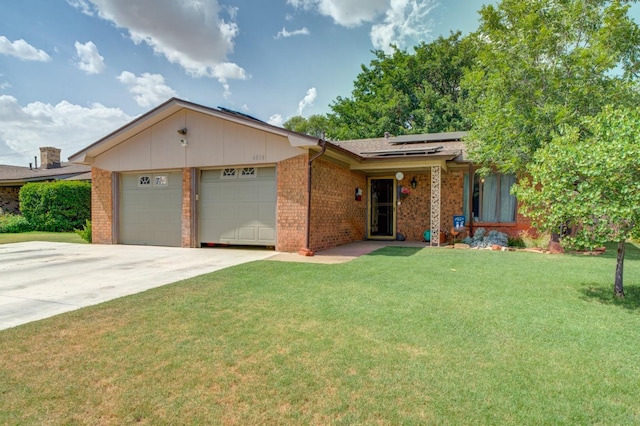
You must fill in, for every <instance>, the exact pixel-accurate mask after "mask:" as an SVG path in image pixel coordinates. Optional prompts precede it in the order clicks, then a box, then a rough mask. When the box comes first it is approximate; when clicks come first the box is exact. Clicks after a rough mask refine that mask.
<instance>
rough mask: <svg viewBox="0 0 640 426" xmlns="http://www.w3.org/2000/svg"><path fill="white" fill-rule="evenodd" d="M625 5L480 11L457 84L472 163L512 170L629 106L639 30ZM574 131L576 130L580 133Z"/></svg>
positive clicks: (507, 1)
mask: <svg viewBox="0 0 640 426" xmlns="http://www.w3.org/2000/svg"><path fill="white" fill-rule="evenodd" d="M629 3H630V1H625V0H534V1H531V0H502V1H501V2H500V3H498V4H497V5H496V6H494V5H488V6H483V7H482V9H481V10H480V27H479V30H478V32H477V33H476V34H475V38H476V40H477V44H478V49H479V51H478V56H477V59H476V62H475V64H474V67H473V69H472V71H471V72H469V73H468V74H467V75H466V76H465V78H464V80H463V88H464V89H466V90H468V95H469V97H468V102H466V104H465V105H466V108H465V114H467V116H468V118H469V119H470V120H471V121H472V122H473V128H472V131H471V134H470V137H469V138H468V141H467V144H468V147H469V149H470V152H471V155H472V157H473V159H474V160H475V161H477V162H481V163H483V164H484V165H486V166H489V165H491V166H492V167H497V168H498V169H500V170H501V171H504V172H511V173H513V172H516V173H518V172H522V171H524V170H525V166H526V165H527V163H529V162H530V161H531V160H532V158H533V156H534V154H535V153H536V151H537V150H538V149H539V148H541V147H544V146H545V145H546V144H548V143H549V142H550V141H551V140H552V139H553V138H554V136H556V135H558V134H561V133H562V130H563V129H564V128H565V127H566V126H578V127H579V126H580V125H581V122H582V119H583V117H585V116H595V115H597V114H598V113H599V112H600V111H601V110H602V108H603V107H604V106H605V105H616V106H618V107H622V106H629V105H634V104H637V103H638V97H637V91H636V88H635V86H634V85H633V84H632V83H633V82H634V81H635V79H636V77H637V73H638V70H639V65H640V64H639V62H638V55H639V54H640V31H639V30H638V26H637V25H636V24H635V23H634V22H633V20H632V19H631V18H630V17H629V16H628V8H629ZM582 134H583V133H580V136H579V137H581V135H582Z"/></svg>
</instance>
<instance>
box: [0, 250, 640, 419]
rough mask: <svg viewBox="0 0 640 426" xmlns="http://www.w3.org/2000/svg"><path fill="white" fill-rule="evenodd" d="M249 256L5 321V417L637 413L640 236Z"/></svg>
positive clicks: (0, 362) (1, 396)
mask: <svg viewBox="0 0 640 426" xmlns="http://www.w3.org/2000/svg"><path fill="white" fill-rule="evenodd" d="M614 265H615V252H612V251H611V250H610V251H609V252H607V253H606V254H605V255H604V256H601V257H591V256H584V255H575V256H571V255H565V256H550V255H542V254H534V253H523V252H492V251H462V250H445V249H423V250H418V249H414V248H398V247H389V248H386V249H383V250H379V251H377V252H374V253H372V254H370V255H368V256H363V257H361V258H359V259H356V260H354V261H352V262H349V263H346V264H339V265H320V264H300V263H283V262H272V261H261V262H254V263H250V264H246V265H242V266H238V267H233V268H230V269H226V270H223V271H219V272H216V273H213V274H208V275H203V276H200V277H196V278H193V279H190V280H186V281H183V282H180V283H176V284H173V285H170V286H165V287H162V288H158V289H154V290H151V291H147V292H144V293H141V294H138V295H134V296H130V297H126V298H122V299H119V300H115V301H112V302H108V303H105V304H102V305H99V306H94V307H90V308H86V309H83V310H80V311H75V312H71V313H68V314H64V315H60V316H58V317H54V318H51V319H48V320H44V321H40V322H36V323H31V324H26V325H24V326H21V327H17V328H14V329H9V330H5V331H2V332H0V424H43V423H44V424H127V423H142V424H184V423H188V424H237V425H249V424H285V425H287V424H291V425H297V424H318V425H320V424H321V425H325V424H388V425H396V424H409V425H411V424H451V425H465V424H474V425H475V424H500V425H502V424H514V425H524V424H529V425H534V424H535V425H539V424H554V425H556V424H638V423H640V402H639V401H640V380H639V379H638V378H639V377H640V338H639V335H638V330H640V281H639V278H638V277H639V276H640V250H638V248H637V247H635V246H632V245H630V246H629V248H628V255H627V262H626V264H625V276H626V291H627V293H628V295H629V296H628V297H627V299H625V300H623V301H618V300H616V299H615V298H613V296H612V292H613V289H612V287H613V276H614Z"/></svg>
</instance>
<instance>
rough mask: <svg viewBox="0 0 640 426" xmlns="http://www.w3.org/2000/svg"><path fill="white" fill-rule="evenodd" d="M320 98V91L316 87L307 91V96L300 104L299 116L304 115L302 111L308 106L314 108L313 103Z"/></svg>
mask: <svg viewBox="0 0 640 426" xmlns="http://www.w3.org/2000/svg"><path fill="white" fill-rule="evenodd" d="M317 97H318V91H317V90H316V88H315V87H312V88H311V89H309V90H307V94H306V96H305V97H304V98H303V99H302V100H301V101H300V102H299V103H298V115H302V111H304V109H305V108H306V107H308V106H313V102H314V101H315V100H316V98H317Z"/></svg>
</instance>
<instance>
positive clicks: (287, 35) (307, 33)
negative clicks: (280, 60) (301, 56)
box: [273, 27, 310, 40]
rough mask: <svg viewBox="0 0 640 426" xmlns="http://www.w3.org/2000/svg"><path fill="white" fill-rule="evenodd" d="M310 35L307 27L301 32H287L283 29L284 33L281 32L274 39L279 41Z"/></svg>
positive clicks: (300, 30)
mask: <svg viewBox="0 0 640 426" xmlns="http://www.w3.org/2000/svg"><path fill="white" fill-rule="evenodd" d="M309 34H310V32H309V29H308V28H307V27H303V28H301V29H299V30H293V31H287V29H286V28H284V27H282V31H279V32H278V34H277V35H276V36H275V37H273V38H275V39H276V40H278V39H280V38H286V37H293V36H297V35H309Z"/></svg>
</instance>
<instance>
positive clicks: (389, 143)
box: [331, 132, 466, 161]
mask: <svg viewBox="0 0 640 426" xmlns="http://www.w3.org/2000/svg"><path fill="white" fill-rule="evenodd" d="M464 136H466V132H450V133H429V134H420V135H405V136H398V137H393V136H391V137H388V138H387V137H382V138H373V139H355V140H347V141H335V142H333V141H332V142H331V143H332V144H334V145H337V146H339V147H340V148H343V149H345V150H347V151H350V152H353V153H355V154H358V155H360V156H361V157H363V158H365V159H367V158H388V157H396V158H397V157H407V156H418V155H421V156H438V157H450V158H451V159H455V160H456V161H464V160H466V152H465V146H464V142H463V141H462V138H463V137H464Z"/></svg>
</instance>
